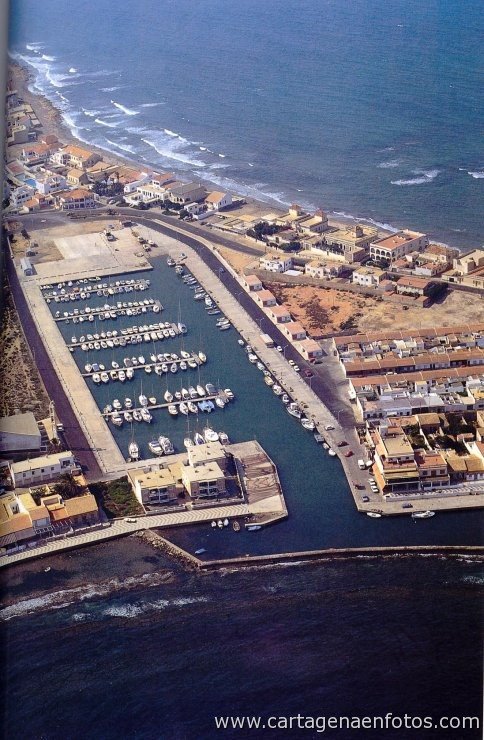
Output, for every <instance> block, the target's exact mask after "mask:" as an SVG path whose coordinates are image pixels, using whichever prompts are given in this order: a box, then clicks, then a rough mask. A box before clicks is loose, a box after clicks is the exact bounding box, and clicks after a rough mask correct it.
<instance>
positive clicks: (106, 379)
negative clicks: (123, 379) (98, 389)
mask: <svg viewBox="0 0 484 740" xmlns="http://www.w3.org/2000/svg"><path fill="white" fill-rule="evenodd" d="M101 380H102V382H103V383H109V375H108V374H107V373H106V372H103V373H101Z"/></svg>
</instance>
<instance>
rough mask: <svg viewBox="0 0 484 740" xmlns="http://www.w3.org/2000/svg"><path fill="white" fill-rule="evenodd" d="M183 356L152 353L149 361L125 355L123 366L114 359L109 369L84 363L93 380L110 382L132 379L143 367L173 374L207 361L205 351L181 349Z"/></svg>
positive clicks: (151, 370)
mask: <svg viewBox="0 0 484 740" xmlns="http://www.w3.org/2000/svg"><path fill="white" fill-rule="evenodd" d="M181 354H182V357H181V358H180V356H179V355H178V354H176V353H175V352H172V353H165V354H158V355H150V357H149V360H151V362H147V360H146V358H145V356H144V355H138V356H137V357H136V356H133V357H125V358H124V360H123V365H124V368H123V367H120V366H119V364H118V363H117V362H115V361H114V360H113V362H112V363H111V364H112V369H110V370H107V369H106V367H105V365H103V364H100V363H99V364H98V363H95V362H94V363H87V364H86V365H84V370H85V372H86V374H87V375H91V378H92V381H93V382H94V383H96V384H100V383H109V381H110V380H113V381H116V380H120V381H121V382H122V383H123V382H124V381H125V380H132V379H133V378H134V373H135V370H136V369H138V370H141V369H143V370H144V371H145V373H146V374H148V375H149V374H151V373H152V372H154V373H155V375H159V376H161V375H164V374H166V373H168V372H171V373H173V374H175V373H177V372H178V369H181V370H182V371H183V370H188V368H191V369H196V368H198V367H199V366H200V365H201V364H202V363H204V362H206V361H207V357H206V355H205V354H204V353H203V352H198V353H193V354H190V353H188V352H185V351H184V350H182V351H181Z"/></svg>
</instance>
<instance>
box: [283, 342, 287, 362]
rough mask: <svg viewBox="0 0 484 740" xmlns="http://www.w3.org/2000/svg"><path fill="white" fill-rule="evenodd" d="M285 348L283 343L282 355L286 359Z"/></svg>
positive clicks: (285, 345)
mask: <svg viewBox="0 0 484 740" xmlns="http://www.w3.org/2000/svg"><path fill="white" fill-rule="evenodd" d="M286 349H287V344H284V345H283V347H282V355H283V357H284V359H286Z"/></svg>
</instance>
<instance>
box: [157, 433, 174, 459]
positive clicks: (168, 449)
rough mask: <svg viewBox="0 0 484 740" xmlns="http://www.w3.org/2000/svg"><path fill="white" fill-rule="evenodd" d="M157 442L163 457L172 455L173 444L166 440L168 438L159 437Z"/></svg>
mask: <svg viewBox="0 0 484 740" xmlns="http://www.w3.org/2000/svg"><path fill="white" fill-rule="evenodd" d="M158 441H159V443H160V445H161V448H162V450H163V452H164V454H165V455H173V453H174V452H175V448H174V447H173V444H172V443H171V441H170V440H169V439H168V437H163V436H161V437H159V438H158Z"/></svg>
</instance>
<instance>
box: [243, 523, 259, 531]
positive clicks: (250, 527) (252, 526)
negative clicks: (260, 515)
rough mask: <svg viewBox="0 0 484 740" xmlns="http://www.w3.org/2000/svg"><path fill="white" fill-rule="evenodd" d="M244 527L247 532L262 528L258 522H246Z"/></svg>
mask: <svg viewBox="0 0 484 740" xmlns="http://www.w3.org/2000/svg"><path fill="white" fill-rule="evenodd" d="M245 528H246V530H247V531H248V532H257V530H258V529H262V527H261V525H260V524H246V525H245Z"/></svg>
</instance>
